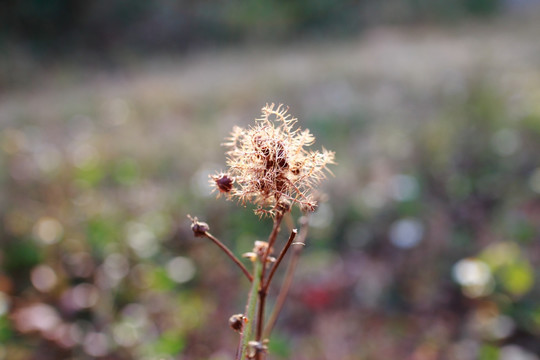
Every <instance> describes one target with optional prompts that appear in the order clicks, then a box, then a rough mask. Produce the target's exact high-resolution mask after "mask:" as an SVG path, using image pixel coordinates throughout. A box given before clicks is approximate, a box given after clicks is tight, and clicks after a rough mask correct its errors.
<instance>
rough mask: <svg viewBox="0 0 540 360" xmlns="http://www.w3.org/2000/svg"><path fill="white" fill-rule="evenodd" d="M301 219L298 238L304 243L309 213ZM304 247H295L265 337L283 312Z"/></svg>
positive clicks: (265, 330) (267, 336) (265, 329)
mask: <svg viewBox="0 0 540 360" xmlns="http://www.w3.org/2000/svg"><path fill="white" fill-rule="evenodd" d="M300 221H301V228H300V234H299V235H298V238H299V239H298V242H299V243H300V244H302V243H305V240H306V237H307V233H308V230H309V218H308V216H307V215H305V216H303V217H302V218H301V219H300ZM302 249H303V246H297V247H294V248H293V253H292V257H291V260H290V262H289V266H288V267H287V272H286V274H285V279H284V280H283V283H282V285H281V288H280V291H279V294H278V297H277V299H276V304H275V305H274V309H273V310H272V313H271V315H270V317H269V318H268V323H267V324H266V327H265V328H264V337H265V338H269V337H270V334H271V333H272V330H273V328H274V325H275V324H276V321H277V317H278V315H279V313H280V312H281V309H282V308H283V304H284V303H285V299H286V298H287V295H288V293H289V289H290V288H291V285H292V281H293V275H294V271H295V270H296V265H297V264H298V260H299V258H300V253H301V252H302Z"/></svg>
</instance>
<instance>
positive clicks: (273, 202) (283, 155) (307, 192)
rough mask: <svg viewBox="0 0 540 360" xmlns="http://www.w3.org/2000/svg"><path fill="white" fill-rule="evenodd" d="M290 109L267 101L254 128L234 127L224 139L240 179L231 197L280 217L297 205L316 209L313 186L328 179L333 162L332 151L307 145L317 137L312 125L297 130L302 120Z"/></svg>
mask: <svg viewBox="0 0 540 360" xmlns="http://www.w3.org/2000/svg"><path fill="white" fill-rule="evenodd" d="M287 111H288V108H285V107H283V106H282V105H279V106H278V107H277V108H274V104H271V105H268V104H267V105H266V106H265V107H263V108H262V116H261V118H259V119H256V124H255V126H252V127H249V128H247V129H243V128H240V127H234V129H233V131H232V133H231V137H230V138H229V141H228V142H227V143H225V146H227V147H228V148H229V151H228V152H227V155H228V158H227V165H228V166H229V173H230V175H231V176H232V177H234V179H235V183H236V186H235V187H234V188H233V187H232V186H231V190H230V196H231V197H236V198H238V199H239V200H240V201H241V202H242V203H243V204H245V203H246V202H250V203H253V204H255V205H257V206H258V207H257V209H256V210H255V212H256V213H258V214H269V215H275V213H276V212H277V211H287V210H288V209H290V205H292V204H295V203H296V204H298V205H300V207H301V208H302V210H306V211H313V210H314V209H315V207H316V204H317V202H316V200H315V199H314V196H313V194H312V192H313V190H314V187H315V185H317V184H318V183H319V181H320V180H321V179H323V178H324V177H325V170H327V165H328V164H333V163H334V152H332V151H328V150H325V149H324V148H323V149H322V151H320V152H319V151H309V150H306V149H305V147H308V146H310V145H312V144H313V143H314V142H315V138H314V137H313V135H312V134H311V133H310V132H309V130H307V129H306V130H302V131H301V130H300V129H298V128H296V129H295V128H294V125H295V124H296V121H297V120H296V119H295V118H293V117H291V115H289V114H287ZM216 183H217V181H216Z"/></svg>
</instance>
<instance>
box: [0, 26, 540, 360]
mask: <svg viewBox="0 0 540 360" xmlns="http://www.w3.org/2000/svg"><path fill="white" fill-rule="evenodd" d="M538 30H539V27H538V22H537V21H536V18H534V19H531V20H529V21H527V20H524V19H522V18H519V19H512V18H505V19H500V20H496V21H493V22H491V23H485V24H481V25H479V24H470V25H466V26H464V27H462V28H459V29H440V28H429V27H427V28H422V29H404V28H391V27H389V28H377V29H375V30H373V31H371V32H369V33H367V34H365V35H364V36H362V37H361V38H354V39H349V40H343V41H342V42H339V43H332V44H330V43H324V42H323V43H299V44H294V45H290V46H285V47H270V46H261V47H253V48H251V47H248V48H234V49H230V50H220V51H211V50H208V51H206V52H202V53H196V54H193V55H191V56H189V57H187V58H183V59H174V58H173V59H151V60H148V62H142V63H131V64H130V65H127V66H126V68H124V69H122V70H121V71H113V72H109V71H107V70H103V69H87V68H80V69H79V68H77V67H74V68H68V70H66V69H65V68H63V67H61V66H58V67H56V68H54V67H53V68H51V69H50V70H49V71H47V72H45V73H44V74H42V75H40V76H39V77H38V78H35V79H34V78H28V79H27V80H28V83H26V84H24V86H22V87H20V86H17V87H15V88H13V90H11V91H10V90H9V89H8V90H4V93H3V96H2V98H0V124H1V133H0V146H1V149H2V151H1V152H0V164H1V166H0V181H1V184H2V192H1V194H0V218H1V221H2V224H3V225H2V226H1V227H0V236H1V239H2V240H1V241H2V242H1V247H0V262H1V265H2V267H1V270H0V339H1V340H2V344H1V345H0V359H2V358H4V359H9V360H18V359H40V360H41V359H63V358H65V359H86V358H103V359H158V358H159V359H173V358H174V359H176V358H181V359H229V358H232V356H233V353H234V347H235V344H236V336H235V334H234V333H232V331H230V330H229V329H228V328H227V323H226V322H227V319H228V317H229V316H230V315H231V314H233V313H237V312H239V311H241V310H242V309H243V306H244V304H243V301H244V297H245V293H246V291H247V289H246V287H247V286H246V285H247V284H245V283H244V281H243V278H242V277H241V276H239V274H238V273H237V272H236V269H235V268H234V266H232V264H230V263H229V262H228V261H227V259H226V258H225V257H224V256H222V254H221V253H220V252H219V250H218V249H215V248H214V247H212V245H211V244H209V243H207V242H204V241H201V240H200V239H194V238H193V236H192V234H191V233H190V230H189V221H188V220H187V218H186V215H187V214H191V215H194V216H199V217H200V218H201V219H202V220H204V221H207V222H208V223H209V224H210V226H211V230H212V232H213V233H215V234H216V235H219V237H220V238H222V239H223V240H224V241H225V242H226V243H227V244H229V245H230V247H231V248H232V249H234V250H235V251H236V252H237V253H242V252H244V251H246V249H250V243H251V242H252V241H253V240H254V239H259V238H261V237H263V236H265V234H267V233H268V231H269V229H270V226H271V224H270V222H269V221H268V220H265V221H262V222H259V221H258V219H257V217H256V216H255V215H253V214H252V211H251V210H252V209H249V208H247V209H244V208H241V207H238V206H236V204H233V203H229V202H226V201H224V200H223V199H219V200H216V199H215V198H214V197H213V195H210V193H209V188H208V187H207V179H208V174H212V173H213V172H214V171H218V170H221V169H223V168H224V160H225V158H224V155H223V154H222V153H223V149H222V148H221V147H220V143H221V142H222V141H223V139H224V138H225V137H226V136H227V135H228V132H229V131H230V130H231V129H232V127H233V125H235V124H238V125H244V126H245V125H247V124H250V123H251V122H252V121H253V120H252V119H254V118H255V117H257V116H258V115H259V109H260V107H261V106H262V105H264V103H265V102H272V101H273V102H283V103H286V104H287V105H290V107H291V113H292V114H294V115H295V116H297V117H299V119H300V121H299V124H300V126H302V127H306V128H309V129H310V130H311V131H312V132H313V133H314V134H315V135H316V136H317V143H316V147H321V146H324V147H326V148H328V149H332V150H335V151H336V153H337V162H338V165H337V166H335V167H333V168H332V171H333V172H334V173H335V177H331V178H329V179H328V181H326V182H325V183H324V188H325V190H326V192H327V194H328V202H327V203H326V204H325V205H323V206H322V207H321V209H320V211H319V212H318V213H315V214H314V216H313V217H314V218H313V229H312V232H311V235H310V239H309V242H308V246H307V247H306V251H305V256H304V258H303V259H302V261H301V265H300V268H299V270H298V277H297V279H296V282H295V286H294V289H293V291H292V293H291V296H290V301H289V303H288V304H287V306H286V308H285V310H284V313H283V316H282V318H281V319H280V321H279V322H278V329H277V335H276V339H273V340H275V341H273V342H272V348H271V349H272V354H273V355H272V356H273V357H274V358H294V359H353V358H354V359H356V358H362V359H381V358H382V359H384V358H410V359H439V358H440V359H460V360H466V359H477V358H478V359H503V360H511V359H512V360H513V359H515V357H512V356H517V355H515V354H516V352H518V353H519V352H520V351H521V353H523V354H525V355H527V356H531V357H530V358H531V359H535V358H538V356H539V354H540V348H539V345H538V341H537V339H538V336H539V334H540V320H539V318H540V317H539V315H538V314H539V309H540V304H539V303H538V299H539V295H540V294H539V293H540V287H539V284H538V275H539V274H538V268H539V266H540V259H539V257H538V256H539V255H538V254H540V251H539V246H540V242H539V236H540V234H539V228H538V223H539V219H540V206H539V194H540V175H539V174H540V163H539V160H538V154H540V138H539V136H540V131H539V130H538V129H540V108H539V107H538V99H539V95H540V72H539V71H538V69H539V67H538V65H539V63H540V55H539V54H540V45H539V43H538V42H537V41H536V37H537V34H538ZM501 249H502V250H501ZM463 260H471V261H468V262H462V261H463ZM81 285H82V286H81ZM36 304H46V305H47V307H45V308H44V307H36ZM512 346H513V347H512ZM501 354H503V355H501ZM505 354H506V355H505ZM508 354H510V355H508ZM512 354H514V355H512ZM535 354H536V355H535Z"/></svg>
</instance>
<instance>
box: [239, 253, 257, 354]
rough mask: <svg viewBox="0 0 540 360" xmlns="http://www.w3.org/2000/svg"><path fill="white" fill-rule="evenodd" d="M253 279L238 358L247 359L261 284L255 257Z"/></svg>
mask: <svg viewBox="0 0 540 360" xmlns="http://www.w3.org/2000/svg"><path fill="white" fill-rule="evenodd" d="M253 265H254V269H253V281H252V282H251V290H250V291H249V297H248V302H247V305H246V317H247V319H248V322H247V324H246V325H245V326H244V331H243V332H242V337H241V338H240V351H239V353H240V357H239V358H238V359H239V360H245V359H247V354H248V353H247V351H248V343H249V342H250V340H252V339H251V337H252V335H251V334H252V333H253V325H254V324H255V312H256V310H257V298H258V293H259V288H260V286H261V274H262V268H263V267H262V263H261V260H260V259H258V258H257V260H255V262H254V263H253Z"/></svg>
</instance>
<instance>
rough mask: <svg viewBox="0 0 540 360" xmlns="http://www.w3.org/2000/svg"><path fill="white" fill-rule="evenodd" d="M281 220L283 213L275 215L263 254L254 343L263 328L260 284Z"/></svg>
mask: <svg viewBox="0 0 540 360" xmlns="http://www.w3.org/2000/svg"><path fill="white" fill-rule="evenodd" d="M281 220H283V213H282V212H278V213H277V214H276V217H275V218H274V227H273V228H272V232H271V233H270V236H269V237H268V248H267V249H266V252H265V253H264V256H263V258H262V264H263V267H262V272H261V289H259V308H258V313H257V332H256V336H255V340H256V341H259V342H260V341H261V337H262V333H263V326H264V308H265V304H266V290H265V289H264V288H262V283H263V282H264V278H265V272H266V264H267V260H268V256H269V255H270V251H271V250H272V247H273V246H274V243H275V242H276V238H277V234H278V232H279V227H280V225H281Z"/></svg>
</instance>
